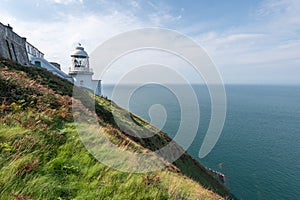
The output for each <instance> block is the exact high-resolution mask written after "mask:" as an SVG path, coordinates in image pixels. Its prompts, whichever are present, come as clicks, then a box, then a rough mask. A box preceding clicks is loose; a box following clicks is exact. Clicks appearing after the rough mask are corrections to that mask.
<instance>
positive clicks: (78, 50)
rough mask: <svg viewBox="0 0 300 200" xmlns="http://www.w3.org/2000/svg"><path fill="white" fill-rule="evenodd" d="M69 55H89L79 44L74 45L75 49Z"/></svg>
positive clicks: (83, 56)
mask: <svg viewBox="0 0 300 200" xmlns="http://www.w3.org/2000/svg"><path fill="white" fill-rule="evenodd" d="M71 57H79V58H88V57H89V55H88V54H87V52H86V51H85V50H84V48H83V47H82V46H81V45H79V46H77V47H76V49H75V51H73V53H72V54H71Z"/></svg>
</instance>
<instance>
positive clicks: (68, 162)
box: [0, 59, 230, 200]
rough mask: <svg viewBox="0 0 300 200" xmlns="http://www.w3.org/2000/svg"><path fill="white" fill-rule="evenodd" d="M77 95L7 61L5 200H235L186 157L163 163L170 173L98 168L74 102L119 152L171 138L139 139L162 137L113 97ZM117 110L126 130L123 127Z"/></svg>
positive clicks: (2, 114)
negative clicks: (143, 133) (143, 134)
mask: <svg viewBox="0 0 300 200" xmlns="http://www.w3.org/2000/svg"><path fill="white" fill-rule="evenodd" d="M75 90H76V93H80V95H79V96H78V98H77V97H76V98H74V97H72V94H73V85H72V84H71V83H69V82H67V81H65V80H62V79H60V78H59V77H57V76H54V75H53V74H51V73H50V72H48V71H46V70H43V69H41V68H38V67H24V66H20V65H18V64H16V63H12V62H10V61H8V60H5V59H0V199H23V200H27V199H118V200H119V199H223V198H229V196H230V194H229V192H228V191H227V190H226V188H225V187H224V186H223V185H222V184H221V183H219V182H218V181H217V180H216V179H215V178H213V176H212V175H211V174H210V173H209V172H208V171H207V170H206V169H205V168H204V167H203V166H201V165H200V164H199V163H198V162H197V161H196V160H194V159H193V158H192V157H191V156H189V155H188V154H186V153H184V154H183V155H182V156H181V157H180V158H179V159H178V160H177V161H176V162H174V163H169V162H168V161H167V160H166V159H165V158H158V159H160V160H162V161H163V162H164V163H165V166H166V167H165V168H164V169H162V170H159V171H155V172H151V173H126V172H121V171H118V170H114V169H112V168H109V167H107V166H106V165H104V164H102V163H101V162H99V161H97V160H96V159H95V158H94V157H93V156H92V155H91V154H90V153H89V152H88V151H87V150H86V148H85V147H84V145H83V143H82V141H81V140H80V137H79V136H78V132H77V127H76V125H75V123H74V118H73V114H72V102H76V109H77V110H78V115H80V117H81V118H80V119H81V120H82V123H83V125H84V124H88V122H89V120H90V119H92V118H94V117H97V122H98V123H99V124H100V127H101V129H102V130H103V134H105V135H106V136H107V137H108V138H110V140H111V141H112V142H113V143H114V144H116V145H118V146H119V147H120V148H124V149H126V150H129V151H132V152H147V151H155V150H157V149H159V148H160V147H162V146H164V145H165V144H166V143H168V142H170V141H171V139H170V138H169V137H168V136H167V135H166V134H164V133H162V132H158V133H157V134H155V136H153V137H150V138H139V137H134V136H137V135H139V131H140V129H141V128H142V127H147V130H149V132H157V130H156V129H155V127H153V126H151V125H150V124H148V123H147V122H146V121H145V120H143V119H141V118H140V117H138V116H136V115H134V114H129V115H128V113H127V111H125V110H123V109H122V108H119V107H118V106H116V105H114V104H113V103H112V102H110V101H109V100H108V99H106V98H102V97H94V96H93V94H91V93H89V92H87V91H84V90H81V89H80V88H75ZM93 101H95V107H91V106H90V105H91V102H93ZM92 105H94V104H92ZM112 105H113V106H112ZM112 109H116V112H115V113H116V116H117V118H118V119H120V120H121V121H122V122H123V123H122V124H123V127H121V128H119V126H117V125H116V123H115V120H114V117H113V115H112ZM91 111H95V113H96V116H94V115H93V114H92V112H91ZM129 118H130V119H134V120H133V121H135V122H136V123H132V120H128V119H129ZM122 130H128V131H130V133H131V134H128V133H127V131H122ZM177 148H178V149H180V147H179V146H177Z"/></svg>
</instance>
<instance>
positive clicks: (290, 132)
mask: <svg viewBox="0 0 300 200" xmlns="http://www.w3.org/2000/svg"><path fill="white" fill-rule="evenodd" d="M130 87H132V86H122V92H125V93H126V92H127V91H129V90H130ZM177 87H179V88H180V87H181V86H180V85H178V86H177ZM112 88H113V86H111V85H104V86H103V93H104V95H105V96H108V97H111V92H112ZM193 88H194V90H195V92H196V94H197V98H198V102H199V106H200V120H199V130H198V133H197V136H196V138H195V139H194V141H193V143H192V145H191V146H190V147H189V148H188V152H189V153H190V154H191V155H192V156H194V157H195V158H196V159H198V160H199V161H200V162H201V163H202V164H203V165H204V166H206V167H209V168H212V169H214V170H217V171H220V172H222V173H224V174H225V176H226V183H225V184H226V186H227V187H228V188H229V190H230V192H231V193H232V194H233V195H234V196H235V197H236V198H237V199H300V86H246V85H227V86H226V94H227V117H226V121H225V125H224V129H223V131H222V134H221V136H220V138H219V140H218V142H217V144H216V145H215V147H214V148H213V150H212V151H211V152H210V153H209V154H208V155H207V156H206V157H205V158H202V159H200V158H199V157H198V153H199V149H200V146H201V144H202V140H203V138H204V135H205V133H206V131H207V128H208V124H209V121H210V111H211V109H210V107H211V103H210V97H209V93H208V91H207V88H206V87H205V86H200V85H194V86H193ZM155 104H160V105H162V106H163V107H164V108H165V111H166V115H167V119H166V122H165V125H164V126H163V128H162V130H163V131H165V132H166V133H167V134H168V135H169V136H170V137H174V136H175V135H176V132H177V130H178V127H179V124H180V120H181V109H180V104H179V101H178V100H177V99H176V94H174V93H172V92H171V91H169V90H168V89H167V88H165V87H161V86H159V85H147V86H144V87H141V88H139V89H138V90H136V91H135V93H133V95H132V96H131V99H130V103H129V110H130V111H132V112H134V113H136V114H137V115H140V116H142V117H143V118H145V119H146V120H148V121H150V120H151V118H150V115H149V109H150V107H151V106H152V105H155ZM189 106H190V109H189V112H194V111H193V110H194V109H193V105H189ZM185 120H190V122H191V123H198V122H197V121H195V120H194V119H185Z"/></svg>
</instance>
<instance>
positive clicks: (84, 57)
mask: <svg viewBox="0 0 300 200" xmlns="http://www.w3.org/2000/svg"><path fill="white" fill-rule="evenodd" d="M71 58H72V66H71V68H70V69H69V75H71V76H72V77H73V79H74V84H75V85H76V86H79V87H82V88H85V89H88V90H91V91H93V92H94V93H95V94H96V95H99V96H100V95H101V80H93V79H92V77H93V75H94V73H93V70H92V69H91V68H90V66H89V55H88V54H87V52H86V51H85V50H84V48H83V47H82V46H81V44H79V45H78V46H77V47H76V49H75V51H74V52H73V53H72V54H71Z"/></svg>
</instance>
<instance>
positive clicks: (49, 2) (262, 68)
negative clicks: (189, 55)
mask: <svg viewBox="0 0 300 200" xmlns="http://www.w3.org/2000/svg"><path fill="white" fill-rule="evenodd" d="M0 22H2V23H4V24H7V23H9V24H10V25H11V26H12V27H13V28H14V30H15V31H16V32H17V33H19V34H20V35H21V36H24V37H27V40H28V41H29V42H30V43H32V44H33V45H35V46H36V47H38V48H39V49H40V50H41V51H42V52H44V53H45V57H46V58H47V59H48V60H49V61H57V62H59V63H61V64H62V65H63V70H64V71H68V68H69V66H70V62H71V61H70V53H71V52H72V50H73V49H74V48H75V46H76V44H77V43H78V42H80V43H82V44H83V46H84V47H85V48H86V50H87V51H88V52H92V51H93V50H94V49H95V48H96V47H97V46H98V45H100V44H101V43H102V42H104V41H105V40H107V39H109V38H110V37H111V36H113V35H116V34H119V33H122V32H124V31H127V30H132V29H136V28H143V27H153V26H154V27H163V28H169V29H174V30H177V31H179V32H181V33H183V34H185V35H187V36H189V37H191V38H192V39H194V40H195V41H197V42H198V43H199V44H200V45H202V46H203V47H204V48H205V49H206V51H207V53H208V54H209V56H210V57H211V58H212V60H213V61H214V62H215V64H216V65H217V66H218V68H219V70H220V73H221V75H222V77H223V80H224V81H225V83H243V84H249V83H251V84H300V1H299V0H248V1H246V0H245V1H240V0H228V1H220V0H209V1H208V0H198V1H192V0H190V1H188V0H177V1H175V0H165V1H158V0H157V1H154V0H144V1H142V0H140V1H138V0H128V1H125V0H124V1H121V0H120V1H109V0H107V1H106V0H15V1H12V0H1V1H0Z"/></svg>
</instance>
